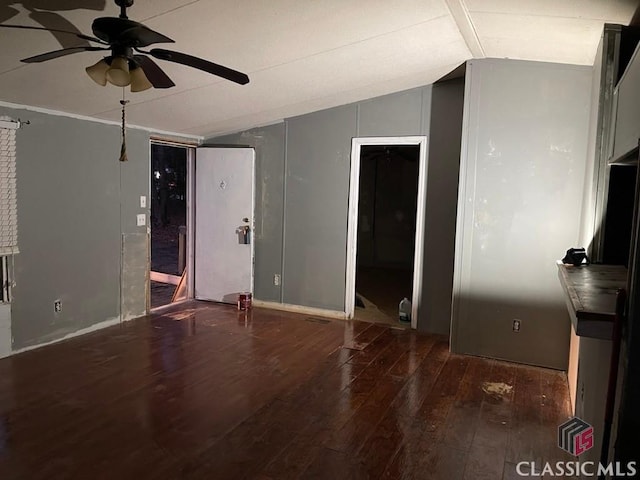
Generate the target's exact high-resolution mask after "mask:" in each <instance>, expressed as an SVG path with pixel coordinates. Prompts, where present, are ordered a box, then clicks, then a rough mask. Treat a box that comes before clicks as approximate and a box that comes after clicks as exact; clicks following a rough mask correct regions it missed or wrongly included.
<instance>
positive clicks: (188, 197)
mask: <svg viewBox="0 0 640 480" xmlns="http://www.w3.org/2000/svg"><path fill="white" fill-rule="evenodd" d="M152 145H165V146H168V147H176V148H184V149H185V151H186V157H187V158H186V166H187V178H186V179H185V201H186V204H187V205H186V210H187V215H186V219H185V220H186V224H187V225H186V227H187V238H186V239H185V250H186V252H185V256H186V259H185V270H186V275H187V282H186V283H187V293H186V297H185V298H184V299H183V300H181V302H183V301H187V300H190V299H193V273H194V269H193V250H194V248H193V247H194V245H195V244H194V242H195V239H194V235H193V234H194V220H195V207H194V200H195V196H194V186H195V176H194V174H195V156H196V154H195V152H196V148H198V144H197V143H191V142H186V141H185V142H180V141H177V140H171V139H164V138H162V137H151V138H150V139H149V185H148V192H149V194H148V196H147V212H148V217H149V223H148V226H147V233H148V255H147V274H146V282H147V285H146V292H147V293H146V311H147V313H150V312H151V311H152V310H162V309H163V308H166V307H167V306H168V305H171V304H167V305H161V306H159V307H155V308H151V279H150V276H151V228H153V218H152V217H151V205H152V202H153V192H152V186H153V185H152V182H151V174H152V172H151V167H152V166H153V161H152V159H151V146H152ZM176 288H177V286H176ZM177 303H179V302H177Z"/></svg>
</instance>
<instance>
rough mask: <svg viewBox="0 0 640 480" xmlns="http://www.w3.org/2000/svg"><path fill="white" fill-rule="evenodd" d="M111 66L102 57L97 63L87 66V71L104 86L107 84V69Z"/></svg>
mask: <svg viewBox="0 0 640 480" xmlns="http://www.w3.org/2000/svg"><path fill="white" fill-rule="evenodd" d="M109 68H110V67H109V64H108V63H107V62H105V61H104V59H102V60H100V61H99V62H97V63H96V64H94V65H91V66H90V67H87V68H85V71H86V72H87V75H89V77H91V79H92V80H93V81H94V82H96V83H97V84H98V85H102V86H103V87H104V86H105V85H106V84H107V70H109Z"/></svg>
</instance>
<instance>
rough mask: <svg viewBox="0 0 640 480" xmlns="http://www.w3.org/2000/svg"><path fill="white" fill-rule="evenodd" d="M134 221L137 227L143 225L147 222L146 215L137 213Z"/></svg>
mask: <svg viewBox="0 0 640 480" xmlns="http://www.w3.org/2000/svg"><path fill="white" fill-rule="evenodd" d="M136 221H137V223H138V226H139V227H144V226H145V225H146V224H147V216H146V215H145V214H144V213H139V214H138V215H137V217H136Z"/></svg>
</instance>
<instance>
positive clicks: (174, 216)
mask: <svg viewBox="0 0 640 480" xmlns="http://www.w3.org/2000/svg"><path fill="white" fill-rule="evenodd" d="M186 186H187V148H185V147H176V146H171V145H164V144H152V145H151V282H150V285H151V294H150V298H151V301H150V304H151V308H156V307H159V306H162V305H166V304H168V303H171V302H172V300H175V298H174V297H175V295H174V294H175V291H176V287H177V286H178V285H179V284H180V282H181V280H182V276H183V273H184V269H185V266H186V233H187V228H186V225H187V223H186V222H187V192H186Z"/></svg>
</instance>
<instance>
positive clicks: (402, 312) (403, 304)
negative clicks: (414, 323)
mask: <svg viewBox="0 0 640 480" xmlns="http://www.w3.org/2000/svg"><path fill="white" fill-rule="evenodd" d="M398 317H399V318H400V321H401V322H403V323H409V322H411V302H410V301H409V299H408V298H407V297H404V298H403V299H402V300H401V301H400V305H398Z"/></svg>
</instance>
